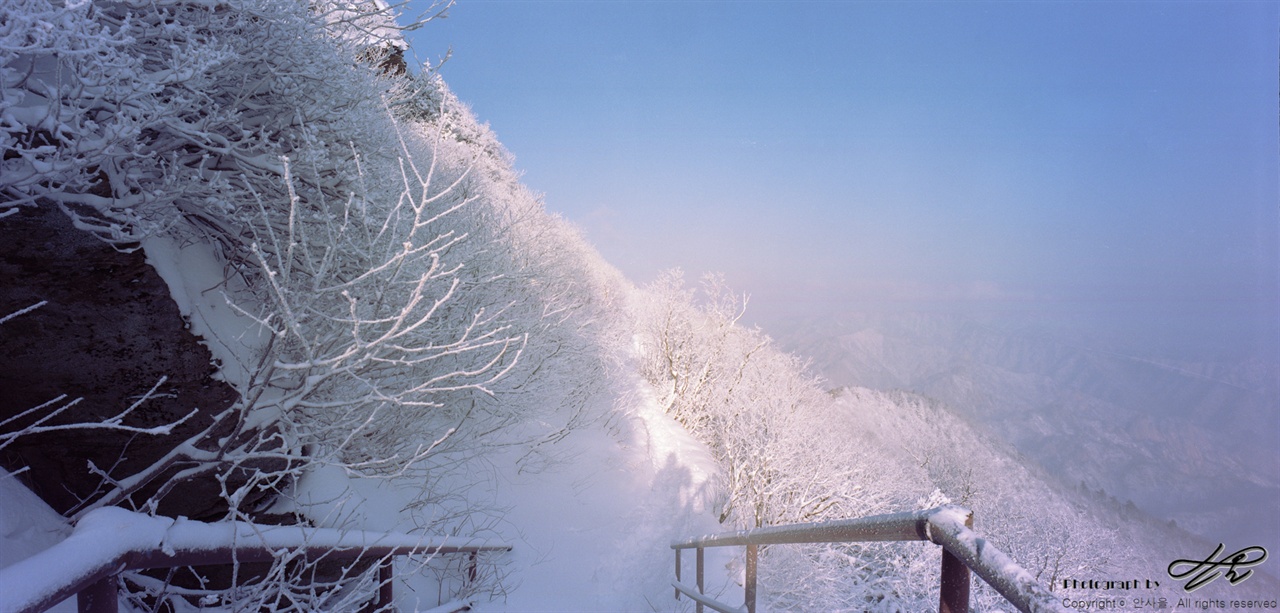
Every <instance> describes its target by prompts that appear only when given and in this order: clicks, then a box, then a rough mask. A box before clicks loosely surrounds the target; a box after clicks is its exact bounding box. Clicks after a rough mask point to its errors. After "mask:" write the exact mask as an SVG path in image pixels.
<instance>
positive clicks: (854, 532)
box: [671, 505, 1065, 613]
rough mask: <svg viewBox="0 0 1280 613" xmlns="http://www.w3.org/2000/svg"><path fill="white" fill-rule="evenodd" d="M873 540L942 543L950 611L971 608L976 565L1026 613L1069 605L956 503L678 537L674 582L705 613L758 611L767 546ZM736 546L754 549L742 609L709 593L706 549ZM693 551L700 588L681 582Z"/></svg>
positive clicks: (942, 605)
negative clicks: (760, 565) (707, 612)
mask: <svg viewBox="0 0 1280 613" xmlns="http://www.w3.org/2000/svg"><path fill="white" fill-rule="evenodd" d="M868 541H929V542H932V543H935V544H938V545H941V546H942V573H941V590H940V595H939V598H938V600H939V603H938V610H939V611H941V612H942V613H965V612H967V611H968V610H969V571H970V570H972V571H973V572H975V573H977V575H978V576H979V577H982V579H983V581H986V582H987V584H988V585H990V586H991V587H993V588H995V590H996V591H997V592H999V593H1000V595H1001V596H1004V598H1005V599H1006V600H1008V601H1009V603H1010V604H1012V605H1013V606H1015V607H1017V608H1018V610H1019V611H1023V612H1024V613H1030V612H1033V611H1034V612H1040V611H1065V609H1063V608H1062V606H1061V605H1060V604H1059V603H1058V601H1057V600H1056V599H1054V597H1053V595H1052V594H1051V593H1050V592H1049V590H1048V589H1046V588H1045V587H1044V586H1042V585H1040V584H1039V583H1037V582H1036V580H1035V578H1034V577H1032V576H1031V574H1030V573H1028V572H1027V571H1026V570H1025V569H1023V568H1022V567H1021V566H1018V564H1017V563H1016V562H1014V561H1013V560H1012V559H1010V558H1009V556H1007V555H1005V554H1004V553H1003V552H1001V551H1000V550H999V549H996V548H995V547H994V546H993V545H991V544H990V543H989V542H987V540H986V539H985V538H983V537H982V535H980V534H978V533H977V532H974V531H973V512H971V511H969V510H968V509H964V508H961V507H957V506H951V505H945V506H941V507H936V508H933V509H928V510H924V511H910V512H904V513H890V514H886V515H873V516H871V517H861V518H858V519H844V520H837V521H828V522H818V523H811V524H790V525H784V526H769V527H765V528H756V529H754V530H738V531H736V532H724V533H721V534H712V535H707V536H699V537H694V538H690V539H686V540H683V541H676V542H674V543H672V544H671V548H672V549H674V550H676V580H675V581H673V582H672V583H671V585H672V587H674V588H675V596H676V599H677V600H679V599H680V595H681V594H684V595H686V596H688V597H690V598H692V599H693V600H694V602H696V603H697V613H702V611H703V607H704V606H706V607H710V608H711V609H713V610H715V611H720V612H721V613H742V612H744V611H745V612H746V613H755V611H756V559H757V556H758V552H759V547H760V546H761V545H785V544H796V543H855V542H868ZM728 546H745V547H746V548H747V568H746V580H745V581H744V585H743V589H744V591H745V600H746V602H744V603H743V605H742V606H740V607H735V606H731V605H728V604H725V603H723V602H720V601H718V600H715V599H713V598H711V597H709V596H707V595H706V594H705V590H704V588H703V549H704V548H706V547H728ZM685 549H696V550H697V571H696V580H697V585H696V586H690V585H688V584H685V583H682V582H681V581H680V554H681V552H682V551H683V550H685Z"/></svg>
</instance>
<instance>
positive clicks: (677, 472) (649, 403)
mask: <svg viewBox="0 0 1280 613" xmlns="http://www.w3.org/2000/svg"><path fill="white" fill-rule="evenodd" d="M645 388H646V386H644V385H643V384H642V383H640V382H638V381H637V389H640V390H643V389H645ZM628 404H630V405H631V406H629V407H623V410H621V411H619V413H620V414H621V415H622V416H623V417H622V419H621V420H620V421H615V422H614V423H613V424H612V426H606V425H603V424H600V425H596V426H592V427H588V428H583V429H581V430H579V431H576V432H574V433H573V434H571V435H570V436H569V437H567V438H565V439H564V440H563V441H561V442H560V443H558V444H557V445H558V447H560V448H561V449H560V452H561V453H562V454H564V456H565V457H566V461H564V462H561V463H559V464H556V465H553V466H551V467H549V468H547V469H545V470H543V471H541V472H538V473H536V474H531V473H529V472H524V473H521V472H519V471H518V470H515V469H514V466H515V462H514V460H515V458H514V457H513V458H510V459H511V460H512V461H511V463H510V464H508V465H507V466H506V467H505V468H499V469H498V471H497V472H498V474H497V477H496V489H495V492H494V496H495V499H496V500H497V502H498V503H499V504H500V505H502V506H505V507H507V509H508V511H507V513H506V515H505V517H504V524H503V526H501V527H499V529H498V532H499V533H504V532H505V533H504V534H503V536H504V538H506V539H508V540H510V541H512V543H513V544H514V545H515V549H514V550H513V551H512V553H511V562H510V568H509V569H508V570H509V571H510V575H511V577H513V578H514V580H513V581H512V583H513V584H514V585H513V586H512V587H511V589H510V590H509V592H508V595H507V601H506V602H505V603H489V604H484V603H482V604H479V605H478V606H477V608H476V610H478V611H520V612H529V611H653V610H670V609H672V608H674V607H676V606H677V603H676V602H675V600H674V595H673V593H672V590H671V585H670V582H671V580H672V579H673V578H674V558H675V553H674V551H673V550H672V549H671V548H670V544H671V542H672V541H673V540H675V539H677V538H681V537H685V536H687V535H690V534H700V533H706V532H709V531H714V530H717V529H718V527H719V524H718V523H717V522H716V520H715V516H714V513H713V511H714V506H715V505H714V501H715V495H716V486H715V484H716V477H717V474H718V469H717V468H716V464H715V462H714V460H713V459H712V456H711V453H710V451H709V450H707V449H706V447H705V446H703V445H702V444H701V443H699V442H697V441H696V440H694V439H693V438H692V437H691V436H690V435H689V434H688V433H687V432H686V431H685V430H684V429H683V428H681V427H680V426H679V425H678V424H677V423H676V422H675V421H673V420H672V419H671V418H670V417H668V416H667V415H665V414H663V413H662V411H661V409H660V408H659V407H658V406H657V403H656V402H655V401H654V400H653V398H652V396H651V395H647V394H644V393H643V392H640V393H637V394H636V395H635V396H634V397H633V398H631V399H629V400H628ZM707 554H708V556H707V577H706V585H707V587H708V592H709V593H710V594H712V595H721V594H723V595H724V597H725V598H727V599H729V600H732V599H734V598H740V597H741V591H740V590H741V588H739V587H736V586H734V585H733V580H732V577H731V574H730V572H729V571H728V569H727V568H726V565H727V564H728V562H729V561H730V560H731V558H732V556H733V555H734V552H733V551H729V550H720V551H708V552H707ZM686 565H687V566H689V567H691V566H692V558H688V559H687V560H686ZM685 602H688V601H685Z"/></svg>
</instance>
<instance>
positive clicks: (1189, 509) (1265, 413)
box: [778, 313, 1280, 548]
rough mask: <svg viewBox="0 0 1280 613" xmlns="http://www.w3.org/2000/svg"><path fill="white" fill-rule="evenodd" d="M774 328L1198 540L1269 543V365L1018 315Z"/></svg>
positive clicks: (1276, 408)
mask: <svg viewBox="0 0 1280 613" xmlns="http://www.w3.org/2000/svg"><path fill="white" fill-rule="evenodd" d="M778 335H779V338H780V339H782V344H783V345H784V346H785V347H787V348H788V349H790V350H793V351H797V352H799V353H801V354H803V355H807V356H810V357H811V358H813V359H814V363H815V365H816V366H817V368H818V369H819V371H820V372H821V373H822V374H823V375H824V376H825V377H826V378H827V379H828V381H830V383H831V384H832V385H861V386H866V387H872V388H878V389H904V390H910V391H913V392H916V393H920V394H923V395H926V396H929V397H932V398H936V399H939V400H941V401H943V402H945V403H946V404H948V405H950V406H951V407H952V408H953V409H954V410H955V411H956V412H957V413H958V414H960V415H963V416H964V417H965V418H966V419H967V420H968V421H970V422H971V423H974V424H976V425H978V426H980V427H981V428H982V429H983V430H985V431H988V432H991V433H993V434H994V435H995V436H996V438H998V439H1000V440H1003V441H1007V442H1009V443H1011V444H1012V445H1013V447H1014V448H1016V449H1017V450H1018V451H1019V452H1020V453H1022V454H1024V455H1026V456H1027V457H1028V458H1030V459H1031V460H1032V461H1034V462H1035V463H1037V464H1038V465H1039V466H1042V467H1045V468H1046V469H1047V470H1048V471H1049V472H1050V473H1052V474H1053V475H1054V477H1055V478H1056V479H1058V480H1059V481H1060V482H1061V483H1064V484H1067V485H1068V486H1072V487H1074V486H1077V485H1079V484H1080V483H1082V482H1083V484H1084V485H1085V486H1086V487H1088V488H1089V489H1090V490H1092V491H1097V490H1104V491H1105V494H1106V495H1109V496H1112V497H1115V498H1118V499H1119V500H1120V501H1121V502H1124V501H1126V500H1130V501H1133V502H1134V503H1135V504H1136V505H1137V506H1138V507H1139V508H1141V509H1143V510H1145V511H1147V512H1149V513H1151V514H1152V515H1154V516H1156V517H1159V518H1162V519H1173V520H1175V521H1177V523H1178V525H1180V526H1182V527H1185V528H1188V529H1190V530H1191V531H1192V532H1195V533H1197V534H1200V535H1202V536H1203V537H1204V538H1205V539H1207V540H1211V541H1215V542H1216V541H1219V540H1227V541H1229V542H1238V543H1242V544H1243V543H1258V544H1264V545H1266V546H1268V547H1269V548H1270V547H1275V546H1280V521H1278V520H1277V519H1276V518H1274V517H1267V516H1265V515H1266V514H1259V513H1258V510H1259V509H1262V508H1274V507H1276V506H1278V505H1280V465H1277V464H1276V462H1275V459H1274V454H1273V453H1272V450H1273V449H1274V443H1275V433H1276V432H1280V422H1278V421H1277V420H1280V405H1278V404H1277V403H1278V402H1280V388H1277V384H1278V383H1277V382H1280V364H1275V363H1268V362H1266V361H1262V360H1259V359H1258V358H1257V357H1254V358H1251V359H1239V358H1237V359H1234V360H1222V361H1217V362H1211V361H1205V362H1201V363H1194V364H1193V363H1186V362H1174V361H1171V360H1168V359H1159V358H1155V357H1147V356H1145V355H1134V354H1126V353H1120V352H1118V351H1115V350H1112V348H1111V347H1112V346H1114V343H1111V344H1108V343H1105V342H1103V341H1102V340H1099V339H1084V338H1081V337H1080V336H1079V335H1078V334H1073V335H1067V334H1065V333H1063V332H1061V331H1059V332H1056V333H1054V332H1048V331H1046V330H1043V329H1035V328H1029V327H1028V326H1027V325H1026V324H1025V323H1022V322H1021V321H1020V318H1018V317H1002V318H996V317H977V316H966V315H960V314H945V313H932V314H931V313H908V314H897V315H885V314H880V315H877V314H872V313H850V314H847V315H842V316H833V317H830V318H824V319H821V320H813V321H808V322H797V323H796V324H795V325H794V327H792V328H790V329H783V330H779V331H778ZM1208 450H1213V451H1212V452H1209V451H1208Z"/></svg>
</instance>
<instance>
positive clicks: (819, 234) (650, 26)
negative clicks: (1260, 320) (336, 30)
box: [411, 0, 1280, 331]
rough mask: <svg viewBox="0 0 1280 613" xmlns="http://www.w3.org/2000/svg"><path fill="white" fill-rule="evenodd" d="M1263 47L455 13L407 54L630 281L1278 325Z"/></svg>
mask: <svg viewBox="0 0 1280 613" xmlns="http://www.w3.org/2000/svg"><path fill="white" fill-rule="evenodd" d="M419 1H421V0H419ZM1278 38H1280V3H1276V2H1270V1H1261V2H1217V1H1215V2H1034V1H1020V2H937V3H935V2H842V1H821V2H819V1H814V2H803V1H794V0H792V1H786V2H781V1H779V2H754V1H739V2H722V1H689V2H682V1H648V2H642V1H616V2H615V1H599V2H590V1H563V2H552V1H542V0H533V1H510V0H509V1H486V0H459V2H458V5H457V6H456V7H454V8H453V9H452V10H451V11H450V17H449V18H448V19H445V20H442V21H438V22H433V23H431V24H429V25H428V26H427V27H425V28H424V29H422V30H421V31H419V32H417V33H415V34H413V35H412V37H411V43H412V45H413V48H414V50H415V52H416V53H417V54H418V57H419V59H420V60H428V59H429V60H432V61H435V60H437V59H438V58H439V57H440V56H442V55H443V54H444V52H445V51H446V49H448V48H450V47H452V49H453V57H452V59H450V60H449V61H448V62H447V63H446V64H445V66H444V68H443V70H442V72H443V74H444V77H445V79H446V81H447V82H448V83H449V84H450V86H451V87H452V88H453V90H454V91H455V92H456V93H457V94H458V96H459V97H460V98H462V99H463V100H464V101H466V102H467V103H469V104H470V105H471V106H472V108H473V109H474V110H475V112H476V114H477V115H478V116H479V117H480V119H481V120H482V121H486V122H488V123H489V124H490V125H491V126H492V127H493V129H494V130H495V131H496V133H497V134H498V137H499V138H500V139H501V140H502V142H503V143H504V144H505V145H506V146H507V148H508V149H510V150H511V151H512V152H513V153H514V154H515V156H516V164H517V167H518V168H519V169H521V170H522V171H524V172H525V181H526V183H527V184H528V185H529V186H530V187H532V188H533V189H534V190H536V191H539V192H542V193H544V194H545V200H546V203H547V207H548V208H549V209H550V210H552V211H555V212H558V213H561V214H563V215H564V216H565V217H567V218H569V219H571V220H573V221H575V222H577V223H578V224H580V225H581V226H583V227H584V228H585V229H586V231H587V234H588V237H589V238H590V239H591V241H592V242H593V243H594V244H595V245H596V246H597V247H598V248H599V249H600V250H601V252H603V254H604V255H605V257H606V258H607V259H608V260H610V261H611V262H612V263H614V264H615V265H616V266H618V267H619V268H621V269H622V270H623V272H625V273H626V274H627V275H628V276H629V277H631V278H632V279H633V280H635V281H637V282H645V281H647V280H650V279H652V278H653V276H654V275H655V273H656V272H657V271H659V270H662V269H665V268H669V267H673V266H680V267H682V268H684V269H685V270H686V272H687V273H688V274H690V275H696V274H698V273H701V272H703V271H720V272H723V273H725V274H726V275H727V277H728V279H729V282H730V284H731V285H733V286H734V287H736V288H738V289H741V290H743V291H746V292H749V293H751V294H752V295H753V302H752V305H753V307H752V308H753V309H755V310H756V312H757V313H758V314H759V313H763V314H764V315H765V316H776V315H778V314H781V313H788V312H791V313H808V312H814V311H816V310H818V309H821V308H825V307H828V306H831V305H842V304H847V303H852V302H855V301H865V300H873V299H874V300H887V301H890V302H893V301H906V302H909V303H912V304H918V303H921V302H935V303H936V302H938V301H942V302H948V301H971V300H978V301H982V303H983V304H990V303H991V301H992V300H995V301H997V302H996V303H1003V304H1006V305H1008V304H1014V305H1028V304H1030V305H1038V306H1048V307H1053V306H1059V305H1070V304H1078V303H1089V304H1111V305H1126V306H1133V305H1139V306H1138V307H1137V308H1138V310H1142V309H1145V308H1147V306H1146V305H1158V307H1157V308H1172V307H1170V305H1181V306H1179V307H1178V308H1182V307H1187V306H1190V307H1191V308H1192V310H1197V311H1199V312H1202V314H1208V315H1209V316H1210V317H1211V318H1212V317H1214V316H1215V315H1214V314H1215V313H1218V311H1219V310H1221V311H1222V312H1223V313H1226V312H1228V311H1230V312H1233V313H1234V312H1246V311H1247V312H1250V313H1253V314H1255V315H1258V314H1265V316H1266V317H1270V318H1271V319H1273V320H1275V319H1280V311H1278V310H1277V304H1278V301H1280V238H1278V236H1280V204H1278V198H1280V196H1278V194H1280V188H1278V186H1277V174H1278V172H1277V169H1278V168H1280V155H1278V154H1277V143H1278V142H1280V136H1278V134H1277V124H1278V120H1277V90H1278V87H1277V80H1278V79H1280V76H1278V74H1280V73H1278V71H1280V68H1278V66H1277V57H1278V55H1280V47H1278V43H1277V40H1278ZM1272 330H1273V331H1274V325H1273V326H1272Z"/></svg>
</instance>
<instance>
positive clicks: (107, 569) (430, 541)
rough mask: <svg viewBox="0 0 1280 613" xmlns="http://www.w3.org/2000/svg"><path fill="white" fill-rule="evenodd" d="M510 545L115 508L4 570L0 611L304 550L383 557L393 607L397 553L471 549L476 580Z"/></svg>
mask: <svg viewBox="0 0 1280 613" xmlns="http://www.w3.org/2000/svg"><path fill="white" fill-rule="evenodd" d="M510 550H511V546H510V545H507V544H504V543H496V542H491V541H485V540H480V539H466V538H439V537H437V538H429V537H424V536H420V535H410V534H399V533H386V532H373V531H362V530H338V529H332V528H309V527H303V526H265V525H258V524H251V523H245V522H223V523H216V524H208V523H204V522H197V521H190V520H186V519H177V520H174V519H171V518H167V517H151V516H147V515H141V514H138V513H131V512H129V511H125V510H124V509H118V508H114V507H109V508H104V509H98V510H96V511H94V512H92V513H90V514H88V515H86V516H85V517H84V518H83V519H81V520H80V522H79V523H78V524H77V525H76V529H75V531H74V532H72V534H71V536H69V537H67V538H66V539H65V540H63V541H62V542H60V543H58V544H57V545H54V546H53V547H50V548H49V549H46V550H45V551H42V552H40V553H38V554H36V555H34V556H32V557H30V558H28V559H26V560H23V561H21V562H18V563H17V564H14V565H12V566H9V567H6V568H4V569H0V586H4V589H0V611H4V612H5V613H10V612H14V613H39V612H41V611H44V610H46V609H48V608H49V607H52V606H53V605H55V604H57V603H59V602H61V601H63V600H65V599H67V598H70V597H71V596H72V595H77V601H78V608H79V611H80V612H81V613H108V612H109V613H115V612H116V611H118V600H119V599H118V595H117V592H116V590H117V580H116V576H117V575H118V574H120V573H122V572H124V571H129V570H144V569H149V568H178V567H186V566H209V565H220V564H233V563H252V562H270V561H272V560H274V559H276V558H278V557H281V556H283V555H286V554H290V553H298V552H301V553H304V554H306V555H307V556H309V557H315V558H319V557H324V558H327V559H331V560H342V561H347V560H350V561H355V560H361V559H365V560H368V559H372V560H377V561H378V564H379V567H378V597H377V600H376V601H374V602H373V603H372V604H371V605H370V607H368V608H369V609H378V608H381V607H383V606H385V605H388V604H391V602H392V599H393V596H394V594H393V587H392V580H391V579H392V569H391V560H392V558H394V557H395V556H401V555H437V554H456V553H465V554H469V564H470V567H469V569H468V577H469V579H471V580H474V579H475V577H476V570H475V565H476V563H477V560H476V555H477V554H478V553H479V552H488V551H510ZM463 608H465V607H463ZM463 608H453V609H451V610H455V611H456V610H463Z"/></svg>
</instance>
